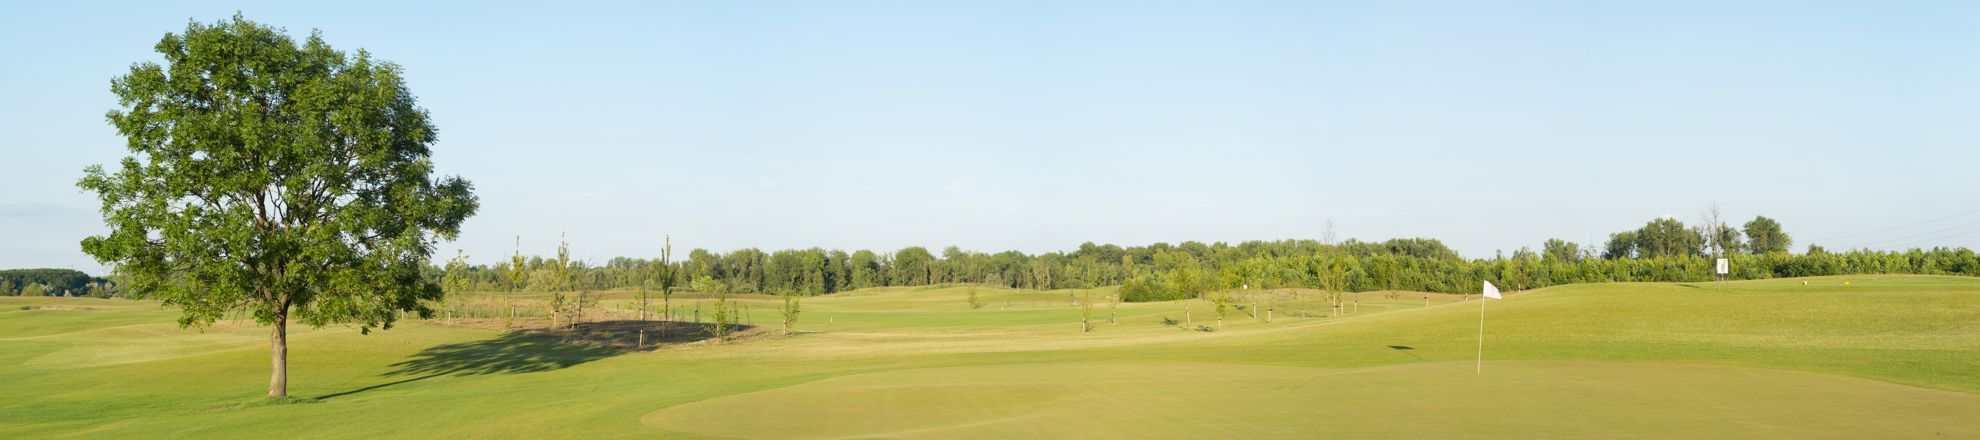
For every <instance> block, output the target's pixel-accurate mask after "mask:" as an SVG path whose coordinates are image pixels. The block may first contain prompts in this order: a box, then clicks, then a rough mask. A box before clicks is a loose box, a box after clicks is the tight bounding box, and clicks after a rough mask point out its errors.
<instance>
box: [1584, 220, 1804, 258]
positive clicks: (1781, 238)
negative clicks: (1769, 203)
mask: <svg viewBox="0 0 1980 440" xmlns="http://www.w3.org/2000/svg"><path fill="white" fill-rule="evenodd" d="M1705 217H1706V218H1707V220H1706V222H1705V223H1704V224H1703V225H1701V226H1697V227H1691V228H1687V227H1685V225H1684V222H1681V221H1678V220H1677V219H1676V218H1671V217H1664V218H1659V219H1656V220H1651V221H1650V223H1647V224H1644V225H1643V227H1642V228H1637V229H1635V230H1630V231H1622V232H1617V233H1614V234H1609V241H1608V243H1606V245H1605V246H1603V250H1602V257H1603V258H1610V259H1616V258H1635V257H1652V258H1654V257H1666V256H1682V255H1725V254H1742V253H1750V254H1784V253H1787V252H1788V247H1789V246H1791V245H1793V244H1794V239H1792V238H1790V237H1788V234H1787V233H1786V232H1782V231H1781V224H1780V222H1777V221H1774V219H1770V218H1767V217H1765V216H1758V217H1754V218H1753V220H1751V221H1748V222H1746V224H1745V225H1744V226H1742V227H1740V228H1733V227H1732V226H1729V225H1726V224H1725V223H1724V222H1720V221H1718V218H1717V217H1718V214H1717V209H1711V210H1709V211H1707V214H1706V215H1705ZM1553 244H1554V243H1553V242H1549V243H1548V247H1547V248H1548V249H1549V250H1552V249H1553Z"/></svg>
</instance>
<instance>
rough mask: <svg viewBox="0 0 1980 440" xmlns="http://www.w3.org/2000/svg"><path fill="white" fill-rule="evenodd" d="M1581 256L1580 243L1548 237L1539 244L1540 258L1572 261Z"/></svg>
mask: <svg viewBox="0 0 1980 440" xmlns="http://www.w3.org/2000/svg"><path fill="white" fill-rule="evenodd" d="M1582 257H1583V255H1582V252H1581V245H1579V244H1575V243H1574V242H1572V241H1567V240H1562V239H1558V238H1549V239H1547V242H1546V243H1542V244H1541V245H1540V258H1541V259H1542V260H1546V261H1547V262H1553V263H1573V262H1576V261H1581V258H1582Z"/></svg>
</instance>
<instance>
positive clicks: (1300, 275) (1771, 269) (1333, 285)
mask: <svg viewBox="0 0 1980 440" xmlns="http://www.w3.org/2000/svg"><path fill="white" fill-rule="evenodd" d="M1726 258H1727V259H1728V260H1730V262H1731V273H1730V274H1728V278H1730V279H1767V278H1782V277H1806V276H1825V275H1850V274H1873V273H1874V274H1922V275H1967V276H1980V256H1976V255H1975V254H1974V252H1973V251H1972V250H1971V249H1965V248H1935V249H1929V250H1925V249H1913V250H1909V251H1903V252H1895V251H1889V252H1880V251H1870V250H1858V251H1851V252H1844V253H1829V252H1816V253H1810V254H1803V255H1790V254H1785V253H1772V254H1731V255H1728V256H1726ZM1713 268H1714V264H1713V261H1712V258H1711V257H1707V256H1703V255H1672V256H1658V257H1646V258H1617V259H1605V258H1583V259H1578V260H1573V261H1567V260H1562V259H1554V258H1546V257H1543V256H1541V255H1537V254H1535V253H1532V252H1528V251H1520V252H1515V253H1514V254H1513V256H1512V257H1510V258H1493V259H1487V260H1465V259H1432V258H1414V257H1407V256H1399V255H1375V256H1357V255H1349V254H1338V255H1315V256H1303V257H1264V258H1255V259H1250V260H1245V261H1241V262H1238V263H1236V264H1229V265H1224V266H1222V267H1220V268H1217V269H1206V268H1184V269H1179V270H1173V271H1167V272H1160V273H1155V274H1151V275H1148V276H1143V277H1139V278H1137V279H1134V280H1129V281H1128V282H1127V283H1125V284H1123V285H1122V286H1121V295H1122V298H1123V299H1124V300H1126V301H1129V302H1141V301H1168V300H1177V299H1188V298H1197V297H1201V296H1203V295H1204V294H1205V293H1207V292H1213V291H1222V290H1235V289H1239V288H1240V287H1243V286H1250V287H1251V288H1254V289H1256V288H1264V289H1274V288H1294V287H1297V288H1314V289H1326V290H1327V291H1329V292H1367V291H1424V292H1443V293H1471V292H1476V291H1477V290H1478V285H1479V282H1480V281H1491V282H1492V283H1493V284H1497V285H1500V286H1505V287H1507V288H1511V289H1531V288H1539V287H1547V286H1555V285H1562V284H1577V283H1602V282H1703V281H1711V280H1712V279H1713V275H1714V274H1713Z"/></svg>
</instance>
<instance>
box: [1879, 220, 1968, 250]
mask: <svg viewBox="0 0 1980 440" xmlns="http://www.w3.org/2000/svg"><path fill="white" fill-rule="evenodd" d="M1975 225H1980V222H1972V223H1967V224H1963V225H1959V226H1954V227H1950V228H1945V229H1940V230H1937V231H1930V232H1921V233H1917V234H1911V235H1906V236H1902V237H1891V238H1887V239H1883V240H1878V241H1873V242H1870V243H1868V244H1865V245H1862V246H1857V247H1865V248H1872V247H1877V245H1881V244H1886V243H1895V242H1900V241H1905V240H1910V239H1913V238H1918V237H1924V236H1928V235H1933V234H1943V233H1947V232H1952V231H1957V230H1960V229H1966V228H1968V227H1971V226H1975Z"/></svg>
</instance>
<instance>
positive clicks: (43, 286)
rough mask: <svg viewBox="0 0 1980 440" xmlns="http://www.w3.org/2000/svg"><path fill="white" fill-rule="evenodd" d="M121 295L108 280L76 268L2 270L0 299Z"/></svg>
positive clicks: (114, 284) (0, 274)
mask: <svg viewBox="0 0 1980 440" xmlns="http://www.w3.org/2000/svg"><path fill="white" fill-rule="evenodd" d="M117 292H118V290H117V284H116V283H113V282H111V281H110V280H108V279H104V278H98V277H92V276H89V274H86V273H82V271H78V270H74V269H9V270H0V296H95V297H110V296H113V295H115V294H116V293H117Z"/></svg>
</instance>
